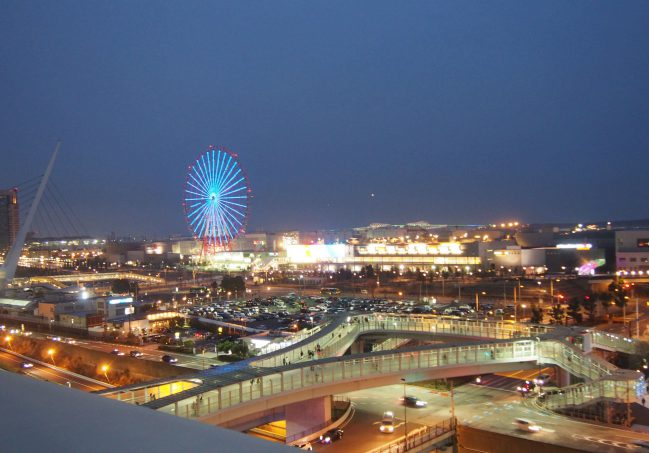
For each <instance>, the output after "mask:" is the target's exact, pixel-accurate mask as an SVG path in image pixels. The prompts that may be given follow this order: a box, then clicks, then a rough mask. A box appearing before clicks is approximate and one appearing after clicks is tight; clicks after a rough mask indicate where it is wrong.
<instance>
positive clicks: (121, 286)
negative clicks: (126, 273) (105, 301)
mask: <svg viewBox="0 0 649 453" xmlns="http://www.w3.org/2000/svg"><path fill="white" fill-rule="evenodd" d="M137 290H138V284H137V282H132V281H130V280H127V279H125V278H120V279H117V280H113V284H112V286H111V288H110V291H111V292H112V293H114V294H135V293H137Z"/></svg>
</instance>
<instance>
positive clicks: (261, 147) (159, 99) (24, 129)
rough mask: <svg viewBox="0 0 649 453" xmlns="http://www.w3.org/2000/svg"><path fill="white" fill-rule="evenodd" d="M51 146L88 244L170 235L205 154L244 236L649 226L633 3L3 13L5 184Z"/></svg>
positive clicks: (19, 3)
mask: <svg viewBox="0 0 649 453" xmlns="http://www.w3.org/2000/svg"><path fill="white" fill-rule="evenodd" d="M58 138H60V139H61V140H62V148H61V154H60V156H59V160H58V162H57V164H56V168H55V172H54V176H53V178H54V181H55V183H56V184H57V186H58V187H60V188H61V189H62V190H63V191H64V192H65V197H66V199H67V200H68V201H69V202H70V204H71V205H72V206H73V208H74V210H75V212H76V213H77V214H78V215H79V217H81V219H82V222H83V224H84V225H85V226H86V230H87V233H94V234H106V233H108V232H110V231H115V232H117V233H120V234H126V233H138V234H149V235H165V234H172V233H183V234H184V233H186V232H187V228H186V224H185V220H184V217H183V210H182V207H181V198H182V189H183V184H184V180H185V173H184V172H185V169H186V167H187V165H189V164H190V163H191V162H192V161H193V160H194V159H195V158H196V157H197V156H198V154H199V153H200V152H202V151H203V150H204V149H205V148H206V147H207V146H208V145H209V144H220V145H223V146H226V147H228V148H230V149H231V150H233V151H235V152H237V153H238V154H239V157H240V161H241V164H242V165H243V166H244V167H245V168H246V169H247V172H248V175H249V178H250V181H251V185H252V189H253V193H254V196H255V198H254V200H253V205H252V209H251V213H250V219H249V228H248V229H249V230H259V229H271V230H272V229H284V228H304V229H306V228H334V227H349V226H361V225H365V224H368V223H370V222H376V221H381V222H390V223H402V222H407V221H414V220H422V219H423V220H428V221H430V222H433V223H452V224H456V223H483V222H492V221H500V220H505V219H509V218H516V219H519V220H522V221H527V222H533V221H575V222H578V221H587V220H591V219H623V218H641V217H649V203H648V202H647V195H648V192H649V177H648V176H647V168H648V164H649V2H647V1H645V0H639V1H631V0H625V1H624V2H606V1H594V2H593V1H549V0H544V1H534V2H531V1H521V0H511V1H489V2H485V1H471V2H469V1H458V0H452V1H451V0H446V1H408V2H403V1H391V2H387V1H377V0H372V1H365V2H362V1H354V2H350V1H331V0H328V1H319V2H315V1H312V2H300V1H272V2H270V1H235V2H232V1H228V2H217V1H186V2H177V1H173V2H172V1H168V2H165V1H160V0H156V1H143V0H137V1H117V0H112V1H81V0H79V1H75V2H71V1H60V0H58V1H55V2H52V1H42V2H35V1H29V0H5V1H3V2H2V3H1V4H0V187H3V186H11V185H14V184H18V183H20V182H21V181H24V180H27V179H30V178H32V177H34V176H37V175H38V174H41V173H42V172H43V170H44V167H45V165H46V160H47V158H48V156H49V153H50V152H51V150H52V149H53V147H54V144H55V141H56V139H58ZM372 193H374V194H375V196H374V197H371V196H370V194H372Z"/></svg>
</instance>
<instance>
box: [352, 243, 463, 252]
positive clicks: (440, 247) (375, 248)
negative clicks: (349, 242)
mask: <svg viewBox="0 0 649 453" xmlns="http://www.w3.org/2000/svg"><path fill="white" fill-rule="evenodd" d="M356 250H357V251H358V254H359V255H463V254H464V251H463V249H462V244H460V243H459V242H441V243H439V244H435V245H429V244H424V243H411V244H402V245H392V244H381V243H376V244H374V243H373V244H368V245H362V246H358V247H356Z"/></svg>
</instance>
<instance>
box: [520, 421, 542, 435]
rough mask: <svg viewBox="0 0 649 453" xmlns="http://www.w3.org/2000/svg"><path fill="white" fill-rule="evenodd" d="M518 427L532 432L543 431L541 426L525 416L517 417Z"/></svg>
mask: <svg viewBox="0 0 649 453" xmlns="http://www.w3.org/2000/svg"><path fill="white" fill-rule="evenodd" d="M516 427H517V428H518V429H520V430H521V431H527V432H531V433H536V432H539V431H541V427H540V426H539V425H537V424H536V423H534V422H533V421H530V420H526V419H524V418H517V419H516Z"/></svg>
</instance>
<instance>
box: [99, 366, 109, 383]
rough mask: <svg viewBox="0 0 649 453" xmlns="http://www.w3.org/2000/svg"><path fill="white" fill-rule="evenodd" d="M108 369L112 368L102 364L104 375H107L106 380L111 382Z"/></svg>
mask: <svg viewBox="0 0 649 453" xmlns="http://www.w3.org/2000/svg"><path fill="white" fill-rule="evenodd" d="M108 370H110V367H109V366H108V365H102V366H101V371H102V373H104V376H105V377H106V382H108V383H109V384H110V380H109V379H108Z"/></svg>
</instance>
